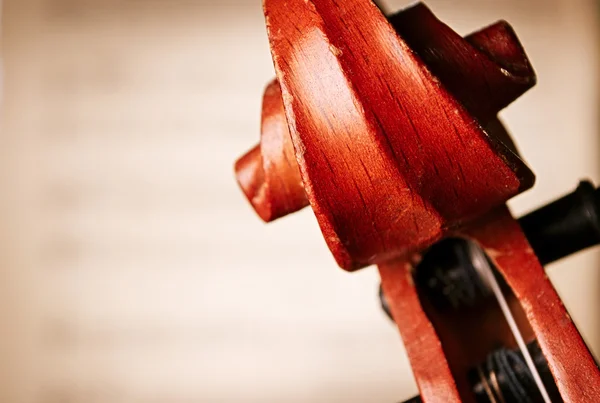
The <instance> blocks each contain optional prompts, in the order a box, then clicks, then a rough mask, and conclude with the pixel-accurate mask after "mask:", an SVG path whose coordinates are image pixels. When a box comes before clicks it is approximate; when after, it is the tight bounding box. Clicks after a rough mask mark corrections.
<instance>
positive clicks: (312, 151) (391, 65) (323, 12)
mask: <svg viewBox="0 0 600 403" xmlns="http://www.w3.org/2000/svg"><path fill="white" fill-rule="evenodd" d="M265 14H266V20H267V28H268V33H269V39H270V43H271V49H272V53H273V59H274V64H275V70H276V72H277V81H275V82H272V83H271V84H269V86H268V87H267V89H266V92H265V96H264V100H263V124H262V136H261V143H260V146H257V147H255V148H254V149H252V150H251V151H250V152H249V153H247V154H246V155H245V156H243V157H242V158H241V159H240V160H239V161H238V162H237V164H236V173H237V177H238V181H239V183H240V185H241V187H242V189H243V190H244V192H245V194H246V196H247V197H248V199H249V200H250V201H251V203H252V205H253V206H254V208H255V209H256V211H257V212H258V214H259V215H260V216H261V218H263V219H264V220H265V221H271V220H274V219H276V218H279V217H281V216H284V215H286V214H289V213H292V212H294V211H296V210H299V209H300V208H302V207H304V206H306V205H307V204H308V203H310V205H311V206H312V208H313V210H314V212H315V214H316V216H317V219H318V221H319V225H320V226H321V229H322V231H323V234H324V236H325V240H326V241H327V244H328V246H329V248H330V249H331V251H332V252H333V254H334V256H335V258H336V260H337V262H338V264H339V265H340V266H341V267H343V268H345V269H347V270H354V269H357V268H361V267H364V266H367V265H371V264H374V263H382V262H385V261H389V260H390V259H394V258H397V257H401V256H406V255H407V254H408V253H411V252H415V251H418V250H420V249H423V248H424V247H426V246H428V245H430V244H431V243H432V242H434V241H436V240H438V239H440V238H441V237H442V236H443V235H444V234H445V233H446V232H447V231H448V230H451V229H453V228H456V227H459V226H461V225H462V224H463V223H465V222H467V221H469V220H471V219H473V218H475V217H478V216H480V215H481V214H483V213H485V212H487V211H489V210H490V209H492V208H494V207H496V206H499V205H502V204H504V202H505V201H506V200H508V199H509V198H511V197H512V196H514V195H516V194H518V193H519V192H521V191H523V190H525V189H527V188H529V187H530V186H531V185H532V184H533V178H534V177H533V174H532V173H531V171H530V170H529V169H528V168H527V167H526V166H525V164H524V163H523V162H522V161H521V160H520V158H519V157H518V155H517V154H516V151H515V149H514V145H513V144H512V142H511V140H510V138H509V137H508V135H507V133H506V131H505V130H504V128H503V126H502V124H501V123H500V122H499V121H498V119H497V118H496V115H497V113H498V111H499V110H500V109H502V108H504V107H505V106H506V105H508V104H509V103H510V102H512V101H513V100H514V99H515V98H517V97H518V96H519V95H521V94H522V93H523V92H525V91H526V90H527V89H529V88H530V87H531V86H532V85H533V84H534V83H535V75H534V73H533V70H532V68H531V66H530V64H529V62H528V60H527V57H526V56H525V54H524V52H523V49H522V47H521V45H520V44H519V42H518V40H517V38H516V36H515V35H514V32H513V31H512V29H511V28H510V27H509V26H508V24H506V23H504V22H499V23H496V24H494V25H492V26H490V27H488V28H486V29H484V30H482V31H479V32H476V33H474V34H471V35H469V36H467V37H466V38H464V39H463V38H462V37H460V36H459V35H458V34H456V33H455V32H454V31H452V30H451V29H450V28H449V27H448V26H446V25H445V24H443V23H442V22H440V21H439V20H438V19H436V18H435V17H434V16H433V14H432V13H431V12H430V11H429V9H427V8H426V7H425V6H424V5H422V4H417V5H415V6H413V7H411V8H409V9H407V10H404V11H401V12H400V13H398V14H396V15H394V16H392V17H390V20H389V21H388V20H387V19H386V18H385V17H384V16H383V15H382V14H381V12H380V11H379V10H378V9H377V8H376V7H375V6H374V4H372V2H371V1H366V0H349V1H344V2H343V3H342V2H335V1H332V0H322V1H304V0H293V1H287V2H282V1H278V0H266V1H265Z"/></svg>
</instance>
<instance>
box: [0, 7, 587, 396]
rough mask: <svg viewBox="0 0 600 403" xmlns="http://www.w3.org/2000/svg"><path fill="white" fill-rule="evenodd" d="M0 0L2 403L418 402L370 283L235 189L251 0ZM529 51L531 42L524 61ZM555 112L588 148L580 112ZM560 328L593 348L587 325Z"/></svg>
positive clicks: (248, 101) (260, 40) (582, 42)
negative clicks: (580, 330)
mask: <svg viewBox="0 0 600 403" xmlns="http://www.w3.org/2000/svg"><path fill="white" fill-rule="evenodd" d="M4 3H5V4H4V10H3V14H4V15H3V20H4V21H3V24H4V26H3V44H2V47H3V52H4V68H5V71H6V78H5V85H6V88H5V105H4V113H3V122H2V125H3V132H2V136H1V137H0V181H1V182H0V183H1V185H2V187H1V188H0V192H1V194H2V196H1V197H0V219H1V221H0V241H1V244H0V258H1V260H0V261H1V262H2V267H1V273H2V277H1V278H2V281H1V285H0V287H2V288H0V290H1V291H0V294H1V295H0V302H1V303H0V315H1V316H0V318H1V322H0V325H1V326H2V335H3V336H2V337H1V338H0V339H1V340H0V353H1V354H2V355H1V356H0V357H1V359H0V401H1V402H7V403H8V402H10V403H131V402H134V403H179V402H186V403H191V402H261V403H265V402H280V401H286V402H291V403H293V402H345V403H349V402H350V403H351V402H357V403H358V402H363V403H364V402H367V401H373V402H376V401H381V402H385V401H390V402H391V401H398V400H400V398H401V397H403V396H406V397H408V395H410V394H412V393H414V392H415V387H414V385H413V384H412V380H411V377H410V373H409V371H408V364H407V363H406V360H405V358H404V356H403V353H402V347H401V346H400V342H399V340H398V338H397V335H396V333H395V331H394V330H393V327H392V326H391V325H390V324H389V323H387V322H386V321H385V319H383V316H382V315H381V314H380V312H379V309H378V307H377V301H376V298H375V295H376V294H375V290H376V284H377V277H376V273H375V272H374V271H365V272H361V273H359V274H356V275H353V276H350V275H347V274H346V273H343V272H341V271H340V270H337V269H336V268H335V266H334V263H333V260H332V258H331V257H330V256H329V253H328V251H327V250H326V248H325V247H324V244H323V242H322V240H321V236H320V233H319V230H318V228H317V226H316V224H315V222H314V219H313V217H312V216H311V214H310V212H308V211H307V212H304V213H302V214H300V215H298V216H296V217H292V218H289V219H286V220H284V221H283V222H282V223H277V224H274V225H275V226H276V227H274V228H268V229H267V227H264V226H262V225H261V224H260V223H259V221H258V219H256V218H255V217H254V215H253V214H252V212H251V211H250V208H249V207H248V206H247V205H246V203H245V200H243V197H242V195H241V193H240V192H239V191H238V189H237V188H236V185H235V183H234V181H233V175H232V162H233V160H234V159H235V157H236V156H237V155H238V154H239V153H240V152H242V151H244V150H245V149H246V148H247V147H248V146H250V145H251V144H252V143H253V142H255V141H257V140H258V117H259V110H260V95H261V92H262V88H263V85H264V84H265V83H266V82H267V80H268V79H269V78H270V76H271V75H272V74H273V73H272V66H271V61H270V59H269V53H268V48H267V40H266V36H265V32H264V28H263V23H262V18H263V17H262V14H261V9H260V2H259V1H241V0H240V1H237V2H233V1H230V2H213V1H208V0H206V1H195V2H194V1H184V0H177V1H172V0H171V1H169V0H162V1H159V0H153V1H120V0H80V1H78V0H5V1H4ZM432 3H433V2H432ZM439 3H440V7H442V11H443V6H442V4H443V2H442V1H440V2H439ZM579 3H582V2H579ZM465 9H466V8H465ZM577 10H578V11H573V12H572V13H574V14H573V15H574V17H573V16H572V17H573V18H575V17H577V18H578V17H581V16H584V15H586V13H587V12H586V11H585V8H584V7H583V6H582V7H580V8H578V9H577ZM489 14H490V15H494V13H492V12H490V13H489ZM499 17H505V14H500V15H499ZM508 17H510V16H506V18H507V19H509V18H508ZM492 18H496V17H487V15H486V16H485V17H484V21H491V20H492ZM582 18H583V17H582ZM475 19H477V20H478V21H477V24H474V26H479V25H481V19H482V17H481V16H479V17H478V18H474V20H475ZM526 20H527V19H526V17H522V19H521V22H522V26H523V25H525V23H524V22H523V21H526ZM450 21H452V19H451V18H450ZM582 21H583V22H581V25H584V26H586V27H588V28H589V29H592V28H593V26H594V25H593V22H591V20H585V19H584V20H582ZM565 23H566V22H565ZM557 24H558V25H560V22H559V23H557ZM585 24H587V25H585ZM541 29H547V30H548V31H549V30H550V29H549V28H541ZM552 29H556V30H557V31H560V29H559V28H558V27H557V26H553V27H552ZM528 32H529V33H531V32H534V29H533V28H531V29H530V30H529V31H527V29H525V36H527V33H528ZM586 32H587V31H583V28H582V31H578V32H577V33H575V34H574V35H575V36H577V38H574V39H571V40H569V41H568V43H578V44H579V45H578V46H580V49H581V54H577V55H574V56H573V59H574V60H578V61H577V64H578V65H582V66H584V65H586V64H588V63H587V62H586V61H585V60H582V58H583V57H584V55H585V54H586V53H585V52H586V49H594V47H595V46H596V45H595V43H594V42H592V40H591V39H585V38H587V36H586ZM586 41H587V42H586ZM566 42H567V41H566ZM552 43H559V41H553V42H552ZM563 43H564V42H563ZM544 46H547V45H544V44H543V43H542V44H541V45H539V44H538V47H537V48H536V47H535V46H533V47H532V48H533V50H532V51H531V52H533V54H532V55H531V56H532V59H533V60H534V61H536V62H537V63H541V64H543V59H544V58H545V57H546V56H545V55H546V54H547V52H546V51H547V50H548V49H547V48H544ZM557 46H558V45H557ZM571 51H572V52H575V50H571ZM536 53H537V54H536ZM582 73H585V72H581V71H579V72H577V73H576V74H582ZM556 74H557V76H556V77H554V78H553V79H554V80H556V81H557V82H560V81H561V79H560V72H558V73H556ZM543 79H547V78H546V77H544V78H543ZM557 88H558V89H560V87H553V89H552V88H551V89H550V91H552V90H557ZM580 90H581V91H580V92H576V90H573V92H571V93H567V95H566V96H569V95H570V96H571V98H577V99H579V98H578V97H581V96H582V93H584V95H583V96H587V95H588V94H587V93H585V88H580ZM546 91H548V90H546ZM594 93H595V91H594ZM542 95H543V98H546V99H547V98H554V99H556V98H559V97H562V96H565V95H564V93H561V92H556V93H554V94H552V97H550V96H548V97H546V95H547V92H544V93H542ZM590 98H591V94H590ZM584 100H585V99H584ZM584 100H582V101H577V100H575V101H572V103H573V102H574V103H576V104H577V102H583V101H584ZM538 101H539V99H538ZM526 102H529V104H523V105H519V108H521V109H522V110H526V111H527V110H529V111H531V110H532V109H535V106H534V105H535V102H537V101H536V99H535V98H534V99H528V100H527V101H526ZM527 105H529V106H530V107H529V109H527ZM524 107H525V108H524ZM590 108H592V106H590ZM542 109H543V108H541V107H540V110H542ZM574 113H575V114H574V116H571V117H570V118H571V119H573V120H576V121H578V122H581V121H583V122H585V123H582V124H584V125H587V126H585V127H581V129H582V130H581V131H582V132H583V133H584V134H581V135H582V136H584V135H585V133H590V131H591V130H590V128H593V127H594V126H593V124H595V122H594V121H593V120H592V119H594V117H593V113H592V112H591V110H588V111H579V112H574ZM536 119H538V120H539V119H541V118H540V117H537V118H536V117H535V116H533V117H532V114H531V113H530V114H529V115H527V112H524V113H523V116H521V117H518V116H515V117H514V120H513V121H514V122H517V123H516V124H517V126H518V125H520V127H519V128H518V129H516V128H514V125H512V127H513V128H514V130H515V131H517V130H519V131H520V132H519V133H518V135H517V138H518V139H520V141H519V143H521V144H525V145H526V147H523V152H524V154H525V155H526V156H527V157H528V158H530V161H532V165H533V167H534V168H535V170H536V171H538V172H540V173H547V172H548V171H544V169H547V168H545V167H543V166H541V165H543V163H542V162H540V160H541V159H537V160H535V162H533V160H534V159H535V158H536V157H535V156H534V157H533V158H532V154H535V150H533V151H532V149H533V148H534V147H533V146H528V145H527V144H532V145H533V144H534V142H533V140H527V139H525V140H523V136H524V135H525V136H526V135H527V133H525V134H523V132H533V133H534V134H535V132H536V130H538V132H539V131H540V130H541V129H540V127H537V128H536V127H533V128H532V129H531V130H526V129H527V126H526V125H527V124H532V125H535V122H537V120H536ZM519 122H521V123H519ZM528 122H529V123H528ZM530 122H534V123H530ZM590 122H591V123H590ZM548 124H549V125H550V123H548ZM552 125H556V124H555V123H552ZM556 126H557V125H556ZM534 134H531V133H530V135H532V136H533V135H534ZM557 136H558V135H557ZM571 139H573V137H571ZM528 141H529V142H530V143H528ZM535 141H536V142H537V141H538V140H537V139H536V140H535ZM549 141H550V140H549ZM582 141H584V142H585V141H586V140H585V139H584V140H582ZM586 144H589V142H588V143H586ZM546 145H547V146H548V147H550V146H552V147H554V145H551V144H550V143H548V144H546ZM557 148H560V147H557ZM583 148H585V146H583ZM581 151H582V153H583V154H582V157H581V160H582V161H581V162H580V164H579V165H577V164H578V163H579V162H574V164H575V165H576V166H573V169H572V171H570V175H571V176H565V177H564V178H562V179H561V181H560V183H558V182H557V183H556V187H555V188H553V187H546V190H547V192H546V194H542V193H540V194H538V195H537V198H538V199H540V200H545V199H547V198H549V197H551V196H553V195H557V194H560V193H561V192H562V191H568V190H570V189H571V188H572V187H573V186H574V185H575V184H576V181H577V180H578V179H579V177H580V176H581V175H586V174H588V175H592V177H593V175H595V172H596V170H597V168H598V167H597V165H596V163H595V161H596V154H595V153H594V151H593V150H592V151H588V150H581ZM586 152H587V154H586ZM577 155H578V158H579V154H577ZM572 157H573V156H572V155H571V156H569V158H572ZM590 161H591V162H590ZM590 172H591V174H590ZM596 179H597V178H596ZM542 188H544V187H543V181H542ZM552 192H554V194H552ZM531 200H533V199H531ZM536 204H537V201H535V202H534V201H532V202H530V203H529V206H535V205H536ZM581 259H582V260H579V261H578V265H579V266H584V267H586V266H590V262H593V261H594V260H593V257H592V256H591V255H589V256H587V257H585V258H581ZM586 259H587V260H586ZM581 276H584V274H581ZM585 276H587V277H583V280H582V281H580V282H579V283H577V284H576V285H575V287H579V289H580V292H579V293H577V292H576V293H575V294H581V295H584V296H585V295H587V296H588V299H584V300H575V299H576V297H575V296H574V297H573V301H575V302H573V304H575V305H573V306H576V305H577V304H582V305H583V304H590V305H591V306H593V307H594V308H596V307H597V306H598V304H597V298H596V299H592V297H590V295H591V294H592V293H593V292H595V290H596V288H597V284H596V285H594V286H588V288H587V289H585V290H583V288H585V284H586V282H593V281H595V280H594V277H590V276H591V274H590V273H589V272H586V273H585ZM595 278H596V279H597V277H595ZM582 287H583V288H582ZM590 287H593V288H590ZM565 290H566V291H564V292H565V294H566V295H567V298H568V296H569V295H571V294H569V289H568V288H565ZM575 294H573V295H575ZM577 298H579V296H577ZM581 298H585V297H581ZM578 301H579V302H578ZM575 311H577V309H575ZM577 312H580V313H579V314H577ZM577 312H576V313H575V317H576V318H581V321H582V325H583V324H584V323H585V326H583V327H584V330H585V331H586V332H587V333H586V334H587V335H588V337H589V338H591V339H592V341H597V340H598V338H597V334H598V333H597V331H596V329H595V326H597V325H598V324H599V323H598V321H597V320H594V319H593V318H591V319H590V318H589V316H590V315H587V314H586V313H585V312H584V311H583V310H580V311H577ZM578 315H579V316H578ZM590 320H591V322H590Z"/></svg>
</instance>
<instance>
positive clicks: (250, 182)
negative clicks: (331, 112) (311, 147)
mask: <svg viewBox="0 0 600 403" xmlns="http://www.w3.org/2000/svg"><path fill="white" fill-rule="evenodd" d="M261 132H262V135H261V139H260V145H259V146H256V147H254V148H252V149H251V150H250V151H248V153H246V154H245V155H244V156H243V157H241V158H240V159H239V160H238V161H237V162H236V164H235V172H236V176H237V180H238V183H239V184H240V187H241V188H242V190H243V191H244V194H245V195H246V197H247V198H248V200H249V201H250V203H251V204H252V206H253V207H254V209H255V210H256V212H257V214H258V215H259V216H260V217H261V218H262V219H263V220H265V221H267V222H269V221H273V220H275V219H277V218H279V217H282V216H284V215H287V214H290V213H293V212H295V211H298V210H300V209H301V208H303V207H305V206H307V205H308V200H307V199H306V195H305V193H304V187H303V186H302V178H301V177H300V171H299V169H298V163H297V162H296V157H295V155H294V147H293V145H292V139H291V137H290V132H289V130H288V125H287V120H286V118H285V112H284V110H283V99H282V97H281V87H279V84H278V83H277V81H275V80H274V81H272V82H271V83H269V85H268V86H267V88H266V89H265V95H264V97H263V110H262V127H261Z"/></svg>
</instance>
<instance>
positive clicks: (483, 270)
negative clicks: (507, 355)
mask: <svg viewBox="0 0 600 403" xmlns="http://www.w3.org/2000/svg"><path fill="white" fill-rule="evenodd" d="M469 249H470V252H471V255H472V258H473V265H474V266H475V268H477V269H478V271H479V272H480V274H481V275H482V276H483V277H484V279H485V280H486V282H487V284H488V285H489V287H490V288H491V290H492V292H493V293H494V295H495V297H496V300H497V301H498V304H499V305H500V309H501V310H502V313H503V314H504V317H505V318H506V321H507V323H508V326H509V327H510V330H511V332H512V334H513V336H514V338H515V340H516V342H517V345H518V346H519V350H521V353H522V354H523V358H524V359H525V362H526V363H527V366H528V367H529V370H530V371H531V375H532V376H533V379H534V381H535V383H536V385H537V387H538V390H539V392H540V394H541V395H542V398H543V399H544V402H545V403H552V401H551V400H550V395H549V394H548V391H547V390H546V387H545V386H544V383H543V382H542V378H541V377H540V374H539V372H538V370H537V368H536V366H535V364H534V363H533V359H532V358H531V354H530V353H529V350H528V349H527V345H526V344H525V340H523V336H522V335H521V332H520V330H519V327H518V326H517V322H516V321H515V318H514V316H513V314H512V312H511V310H510V308H509V306H508V302H506V298H504V294H503V293H502V290H501V289H500V284H498V280H496V276H495V275H494V272H493V271H492V268H491V266H490V264H489V262H488V260H487V257H486V256H485V254H484V253H483V251H482V250H481V249H480V248H479V247H478V246H477V245H475V244H474V243H469Z"/></svg>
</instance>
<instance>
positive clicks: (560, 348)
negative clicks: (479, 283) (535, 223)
mask: <svg viewBox="0 0 600 403" xmlns="http://www.w3.org/2000/svg"><path fill="white" fill-rule="evenodd" d="M464 233H465V235H466V236H468V237H471V238H472V239H474V240H476V241H477V242H478V243H479V244H480V245H481V247H482V248H483V249H484V250H485V251H486V252H487V254H488V256H489V257H490V258H491V259H492V261H493V262H494V264H495V266H496V268H497V270H498V271H499V272H500V273H501V274H502V275H503V276H504V278H505V279H506V281H507V283H508V284H509V285H510V287H511V288H512V290H513V292H514V293H515V295H516V297H517V298H518V299H519V301H520V303H521V306H522V307H523V309H524V311H525V314H526V315H527V318H528V319H529V324H530V325H531V327H532V328H533V331H534V334H535V337H536V339H537V341H538V343H539V344H540V347H541V348H542V351H543V352H544V355H545V357H546V360H547V361H548V365H549V367H550V370H551V371H552V374H553V376H554V379H555V380H556V384H557V386H558V388H559V390H560V392H561V396H562V398H563V400H564V401H565V402H598V401H600V372H599V371H598V367H597V366H596V362H595V361H594V358H593V357H592V356H591V354H590V353H589V351H588V349H587V346H586V345H585V343H584V341H583V339H582V338H581V335H580V334H579V332H578V331H577V328H576V327H575V325H574V324H573V321H572V320H571V317H570V316H569V314H568V313H567V311H566V309H565V307H564V305H563V303H562V301H561V300H560V297H559V296H558V294H557V293H556V291H555V290H554V287H553V286H552V283H551V282H550V280H549V279H548V277H547V276H546V274H545V272H544V269H543V267H542V266H541V265H540V263H539V261H538V259H537V257H536V256H535V254H534V253H533V250H532V249H531V246H530V245H529V243H528V242H527V238H525V235H524V234H523V231H522V230H521V228H520V227H519V224H518V223H517V221H516V220H514V219H513V217H512V216H511V214H510V212H509V211H508V209H507V208H505V207H503V208H499V209H498V210H496V211H494V212H492V213H491V214H488V215H487V216H486V217H485V218H484V219H482V221H480V222H478V223H475V224H474V225H472V226H471V227H469V228H466V229H465V231H464Z"/></svg>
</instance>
